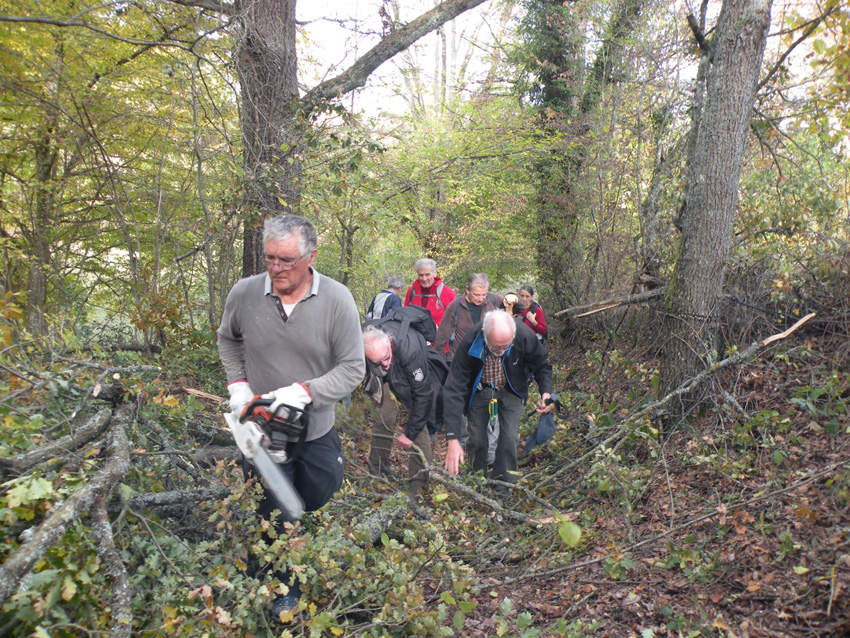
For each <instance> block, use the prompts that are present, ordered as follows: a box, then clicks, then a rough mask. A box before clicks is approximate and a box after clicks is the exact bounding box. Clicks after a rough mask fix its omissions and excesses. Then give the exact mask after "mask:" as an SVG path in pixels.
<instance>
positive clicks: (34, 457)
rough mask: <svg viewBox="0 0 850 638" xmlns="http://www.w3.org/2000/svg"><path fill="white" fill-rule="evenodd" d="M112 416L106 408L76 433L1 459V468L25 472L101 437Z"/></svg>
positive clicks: (110, 411)
mask: <svg viewBox="0 0 850 638" xmlns="http://www.w3.org/2000/svg"><path fill="white" fill-rule="evenodd" d="M110 416H112V410H110V409H109V408H104V409H103V410H100V411H99V412H98V413H97V414H95V415H94V416H93V417H91V418H90V419H89V420H88V422H87V423H86V424H85V425H83V427H81V428H80V429H79V430H77V431H76V432H75V433H74V434H69V435H67V436H63V437H62V438H60V439H56V440H55V441H51V442H50V443H46V444H44V445H41V446H39V447H37V448H34V449H32V450H27V451H26V452H23V453H21V454H17V455H15V456H10V457H8V458H2V459H0V469H2V470H4V471H6V472H14V473H16V474H23V473H24V472H26V471H27V470H28V469H30V468H32V467H35V466H36V465H38V464H39V463H41V462H43V461H46V460H48V459H51V458H53V457H54V456H60V455H63V454H67V453H68V452H72V451H74V450H76V449H78V448H80V447H82V446H83V445H85V444H86V443H88V442H89V441H92V440H94V439H96V438H97V437H99V436H100V435H101V434H102V433H103V431H104V430H105V429H106V427H107V426H108V425H109V417H110Z"/></svg>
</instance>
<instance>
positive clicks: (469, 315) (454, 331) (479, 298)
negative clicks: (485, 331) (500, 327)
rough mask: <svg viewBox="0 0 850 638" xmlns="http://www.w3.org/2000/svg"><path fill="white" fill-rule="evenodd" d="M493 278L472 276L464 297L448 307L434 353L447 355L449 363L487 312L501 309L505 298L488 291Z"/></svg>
mask: <svg viewBox="0 0 850 638" xmlns="http://www.w3.org/2000/svg"><path fill="white" fill-rule="evenodd" d="M489 290H490V278H489V277H487V275H486V274H485V273H483V272H477V273H473V274H471V275H470V276H469V279H468V280H467V282H466V290H464V293H463V296H461V297H455V300H454V301H453V302H451V303H450V304H449V305H448V306H446V314H445V315H443V321H442V322H441V323H440V327H439V328H438V329H437V339H436V341H434V350H436V351H437V352H440V353H443V352H447V351H448V352H447V355H446V361H449V362H451V360H452V357H453V356H454V354H455V350H457V346H458V345H459V344H460V342H461V340H462V339H463V335H465V334H466V333H467V332H469V331H470V330H471V329H472V327H473V326H475V325H476V324H477V323H480V321H481V318H482V317H483V316H484V314H485V313H487V312H489V311H491V310H495V309H496V308H501V307H502V297H501V296H500V295H495V294H492V293H490V292H489Z"/></svg>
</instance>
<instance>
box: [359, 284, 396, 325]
mask: <svg viewBox="0 0 850 638" xmlns="http://www.w3.org/2000/svg"><path fill="white" fill-rule="evenodd" d="M402 288H404V279H402V278H401V277H399V276H398V275H393V276H391V277H390V278H389V279H387V287H386V288H384V289H383V290H382V291H381V292H379V293H378V294H377V295H375V296H374V297H372V301H371V302H370V303H369V307H368V308H367V309H366V321H369V320H370V319H383V318H384V317H386V316H387V315H388V314H389V312H390V310H392V309H393V308H398V307H400V306H401V289H402Z"/></svg>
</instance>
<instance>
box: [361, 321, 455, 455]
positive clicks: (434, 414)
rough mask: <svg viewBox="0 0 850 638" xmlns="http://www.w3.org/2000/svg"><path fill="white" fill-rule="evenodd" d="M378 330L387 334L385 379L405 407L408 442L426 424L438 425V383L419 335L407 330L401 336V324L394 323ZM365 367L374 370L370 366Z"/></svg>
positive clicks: (438, 380) (427, 349)
mask: <svg viewBox="0 0 850 638" xmlns="http://www.w3.org/2000/svg"><path fill="white" fill-rule="evenodd" d="M381 329H382V330H383V331H384V332H386V333H387V334H388V335H389V337H390V340H391V341H392V348H393V361H392V365H391V366H390V369H389V372H388V373H387V376H386V377H385V380H386V381H387V383H389V386H390V390H392V393H393V394H394V395H395V397H396V398H397V399H398V400H399V402H401V403H402V404H403V405H404V406H405V407H406V408H407V412H408V416H407V423H406V424H405V426H404V434H405V436H406V437H407V438H408V439H410V440H411V441H412V440H414V439H415V438H416V437H417V435H418V434H419V433H420V432H421V431H422V428H424V427H425V426H426V425H428V424H429V423H439V418H440V414H439V411H440V410H439V407H440V404H441V401H440V390H441V382H442V380H441V379H440V378H439V375H438V374H437V373H436V372H435V371H434V369H433V368H432V367H431V363H429V356H428V351H429V350H431V348H430V347H429V346H428V344H426V343H425V339H424V338H423V337H422V335H421V334H419V332H417V331H416V330H414V329H413V328H409V329H408V330H407V334H404V335H401V334H399V331H400V329H401V324H400V323H399V322H397V321H387V322H386V323H384V324H382V325H381ZM432 356H433V355H432ZM369 366H370V368H374V367H376V365H375V364H372V363H369ZM383 400H384V401H387V400H388V399H387V398H386V397H384V399H383Z"/></svg>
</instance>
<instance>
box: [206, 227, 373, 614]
mask: <svg viewBox="0 0 850 638" xmlns="http://www.w3.org/2000/svg"><path fill="white" fill-rule="evenodd" d="M317 243H318V238H317V235H316V230H315V228H314V227H313V225H312V224H311V223H310V222H309V221H308V220H307V219H305V218H303V217H299V216H297V215H279V216H277V217H273V218H269V219H267V220H266V222H265V225H264V228H263V246H264V250H265V255H264V259H265V264H266V272H265V273H261V274H257V275H254V276H252V277H246V278H244V279H240V280H239V281H238V282H237V283H236V285H234V286H233V288H232V289H231V291H230V293H229V294H228V296H227V301H226V302H225V306H224V313H223V314H222V318H221V325H220V326H219V328H218V350H219V356H220V358H221V362H222V364H223V365H224V369H225V372H226V374H227V384H228V385H227V390H228V392H229V394H230V407H231V410H232V412H231V414H230V415H226V418H227V421H228V425H229V426H230V428H231V431H232V432H233V435H234V439H235V440H236V443H237V445H239V448H240V450H241V451H242V453H243V454H244V455H245V457H246V458H248V459H251V460H252V462H253V464H254V465H255V467H256V469H257V470H258V471H259V472H260V474H261V475H262V478H263V482H264V484H265V491H264V498H263V501H262V502H261V504H260V508H259V510H258V513H259V514H261V515H262V516H264V517H265V516H268V515H269V514H270V513H271V511H272V510H273V509H275V508H279V509H281V511H282V512H283V516H282V517H281V518H282V519H284V520H281V518H279V519H278V521H277V523H278V528H279V530H281V531H282V529H283V523H284V522H285V521H286V520H293V519H295V518H298V516H300V513H301V509H302V508H303V509H306V510H309V511H312V510H316V509H318V508H320V507H321V506H322V505H324V504H325V503H327V502H328V500H329V499H330V498H331V496H332V495H333V493H334V492H336V491H337V490H338V489H339V487H340V485H342V477H343V463H342V448H341V446H340V441H339V436H338V435H337V432H336V430H335V429H334V404H335V403H336V401H338V400H339V399H342V398H343V397H345V396H347V395H348V394H349V393H351V392H352V391H353V390H354V389H355V388H356V387H357V386H358V385H359V384H360V382H361V380H362V379H363V375H364V373H365V363H364V358H363V341H362V338H361V333H360V318H359V315H358V312H357V306H356V304H355V302H354V298H353V297H352V296H351V293H350V292H349V290H348V288H346V287H345V286H343V285H342V284H340V283H339V282H337V281H335V280H333V279H331V278H330V277H327V276H325V275H322V274H320V273H319V272H317V271H316V270H315V269H314V268H313V262H314V260H315V258H316V246H317ZM257 395H260V396H259V397H258V396H257ZM260 424H262V426H261V425H260ZM268 466H271V467H270V468H269V467H268ZM281 474H282V475H283V478H281V476H280V475H281ZM292 488H294V491H295V492H296V494H295V496H294V497H293V496H292V494H291V491H292ZM299 500H300V502H298V501H299ZM279 577H281V582H286V578H287V575H286V574H281V575H279ZM287 584H288V583H287ZM299 595H300V592H299V588H298V581H297V580H296V581H295V582H294V583H293V584H291V585H290V591H289V594H288V595H286V596H279V597H278V598H277V599H276V600H275V604H274V606H273V610H272V611H273V613H274V615H275V616H276V617H279V614H280V613H282V612H286V611H294V609H295V608H296V607H297V604H298V599H299Z"/></svg>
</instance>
